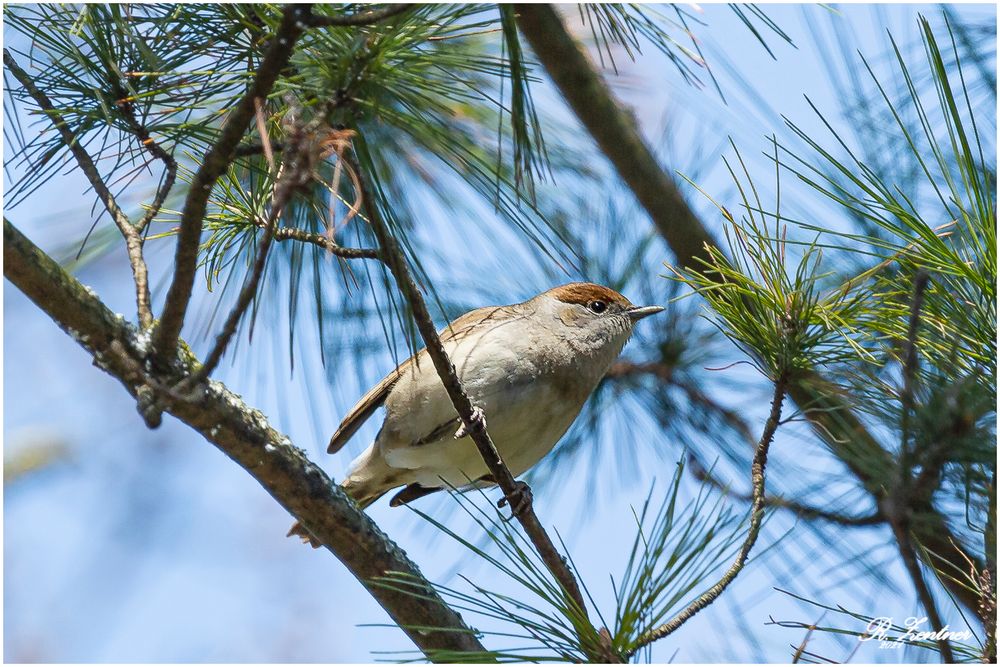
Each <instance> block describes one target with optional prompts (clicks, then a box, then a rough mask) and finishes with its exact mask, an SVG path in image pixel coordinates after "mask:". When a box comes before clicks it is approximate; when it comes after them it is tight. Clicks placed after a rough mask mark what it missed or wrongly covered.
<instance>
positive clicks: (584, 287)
mask: <svg viewBox="0 0 1000 667" xmlns="http://www.w3.org/2000/svg"><path fill="white" fill-rule="evenodd" d="M546 294H547V295H549V296H551V297H552V298H553V299H558V300H559V301H562V302H563V303H578V304H581V305H584V306H586V305H587V304H589V303H590V302H591V301H607V302H608V303H617V304H619V305H621V306H623V307H625V308H630V307H631V306H632V302H631V301H629V300H628V299H626V298H625V297H623V296H622V295H621V294H619V293H618V292H616V291H614V290H613V289H611V288H610V287H605V286H604V285H597V284H595V283H569V284H568V285H560V286H559V287H553V288H552V289H550V290H549V291H548V292H546Z"/></svg>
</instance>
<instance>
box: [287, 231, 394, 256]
mask: <svg viewBox="0 0 1000 667" xmlns="http://www.w3.org/2000/svg"><path fill="white" fill-rule="evenodd" d="M274 240H275V241H300V242H302V243H312V244H313V245H317V246H319V247H320V248H323V249H324V250H328V251H329V252H330V253H331V254H333V255H336V256H337V257H342V258H344V259H379V258H380V257H381V254H380V253H379V251H378V250H376V249H374V248H345V247H344V246H341V245H338V244H337V242H336V241H333V240H332V239H328V238H327V237H326V236H325V235H323V234H315V233H313V232H309V231H306V230H304V229H298V228H296V227H279V228H278V229H276V230H275V232H274Z"/></svg>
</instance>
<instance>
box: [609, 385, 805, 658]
mask: <svg viewBox="0 0 1000 667" xmlns="http://www.w3.org/2000/svg"><path fill="white" fill-rule="evenodd" d="M787 385H788V375H787V373H783V374H782V375H781V376H779V377H778V379H777V381H776V382H775V383H774V396H773V397H772V399H771V413H770V415H769V416H768V418H767V422H766V423H765V424H764V431H763V433H761V436H760V442H758V443H757V450H756V451H755V452H754V455H753V462H752V463H751V466H750V479H751V483H752V484H753V503H752V505H751V507H750V527H749V528H748V529H747V536H746V539H744V540H743V546H741V547H740V551H739V553H738V554H737V555H736V560H735V561H733V564H732V565H730V566H729V569H728V570H726V573H725V574H724V575H722V578H721V579H719V581H718V582H717V583H716V584H715V585H714V586H712V587H711V588H709V589H708V590H707V591H705V592H704V593H702V594H701V595H700V596H698V598H697V599H696V600H694V601H693V602H692V603H691V604H689V605H688V606H687V607H685V608H684V609H683V610H681V612H680V613H678V614H677V615H676V616H674V617H673V618H672V619H670V620H669V621H667V622H666V623H664V624H663V625H661V626H659V627H656V628H653V629H652V630H649V631H647V632H645V633H643V634H642V635H641V636H640V637H639V639H638V640H636V643H635V645H634V646H633V647H632V648H631V650H630V651H629V652H628V654H627V655H626V656H625V657H626V658H631V657H632V656H633V655H635V654H636V652H638V651H639V649H641V648H642V647H643V646H646V645H648V644H651V643H653V642H655V641H657V640H659V639H662V638H664V637H666V636H667V635H669V634H671V633H672V632H674V631H676V630H677V629H678V628H680V627H681V626H682V625H684V623H686V622H687V621H688V620H689V619H691V617H693V616H694V615H695V614H697V613H698V612H699V611H701V610H702V609H704V608H705V607H707V606H708V605H710V604H712V603H713V602H715V600H716V599H717V598H718V597H719V596H720V595H722V592H723V591H724V590H726V588H727V587H728V586H729V584H731V583H732V582H733V580H734V579H736V576H737V575H738V574H739V573H740V571H742V570H743V567H744V565H746V561H747V557H748V556H749V555H750V550H751V549H753V545H754V544H755V543H756V542H757V536H758V535H759V534H760V527H761V523H762V522H763V519H764V499H765V497H766V496H765V468H766V467H767V452H768V449H769V448H770V446H771V441H772V440H773V439H774V433H775V431H777V430H778V425H779V424H780V423H781V404H782V403H783V402H784V400H785V390H786V388H787Z"/></svg>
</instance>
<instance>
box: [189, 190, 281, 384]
mask: <svg viewBox="0 0 1000 667" xmlns="http://www.w3.org/2000/svg"><path fill="white" fill-rule="evenodd" d="M280 215H281V205H276V206H274V207H272V208H271V213H270V215H268V217H267V221H266V222H265V223H264V235H263V236H262V237H261V240H260V245H259V246H258V248H257V258H256V259H255V260H254V263H253V269H252V270H251V271H250V276H249V277H248V278H247V280H246V282H245V283H244V284H243V288H242V289H241V290H240V294H239V296H238V297H237V299H236V303H235V304H234V305H233V309H232V310H231V311H230V312H229V317H227V318H226V322H225V324H224V325H223V326H222V331H220V332H219V335H218V336H216V337H215V345H214V346H212V351H211V352H209V354H208V356H207V357H205V363H204V364H202V366H201V368H199V369H198V372H197V373H194V374H192V375H191V376H190V379H189V380H188V382H187V384H188V385H189V386H192V387H195V386H197V385H198V384H199V383H201V382H202V381H203V380H205V379H206V378H208V377H210V376H211V374H212V372H213V371H214V370H215V368H216V366H218V365H219V362H220V361H221V360H222V355H223V354H224V353H225V351H226V348H227V347H229V341H230V340H232V338H233V335H234V334H235V333H236V327H237V326H238V325H239V323H240V320H241V319H243V314H244V313H245V312H246V309H247V308H248V307H249V306H250V302H251V301H253V298H254V296H255V295H256V294H257V286H258V285H259V284H260V279H261V276H263V275H264V267H265V266H266V265H267V254H268V251H269V250H270V249H271V241H272V239H273V238H274V226H275V225H276V224H277V221H278V217H279V216H280Z"/></svg>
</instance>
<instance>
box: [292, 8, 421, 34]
mask: <svg viewBox="0 0 1000 667" xmlns="http://www.w3.org/2000/svg"><path fill="white" fill-rule="evenodd" d="M416 6H417V5H415V4H405V3H404V4H398V5H388V6H386V7H381V8H379V9H366V10H364V11H361V12H358V13H357V14H339V15H336V16H329V15H326V14H313V15H312V16H310V17H309V18H308V19H307V22H308V24H309V26H310V27H312V28H322V27H327V26H361V25H370V24H372V23H379V22H381V21H384V20H385V19H387V18H391V17H393V16H396V15H397V14H402V13H403V12H405V11H407V10H408V9H412V8H414V7H416Z"/></svg>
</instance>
